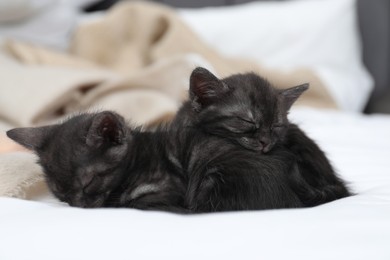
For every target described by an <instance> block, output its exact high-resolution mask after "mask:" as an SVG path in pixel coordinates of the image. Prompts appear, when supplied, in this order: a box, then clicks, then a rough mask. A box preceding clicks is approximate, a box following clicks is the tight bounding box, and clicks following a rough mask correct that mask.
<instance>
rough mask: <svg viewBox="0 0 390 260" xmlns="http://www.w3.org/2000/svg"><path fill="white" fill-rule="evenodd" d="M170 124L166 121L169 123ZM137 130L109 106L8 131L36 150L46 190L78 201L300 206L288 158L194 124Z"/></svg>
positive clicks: (161, 206) (185, 208)
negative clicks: (241, 144)
mask: <svg viewBox="0 0 390 260" xmlns="http://www.w3.org/2000/svg"><path fill="white" fill-rule="evenodd" d="M172 129H173V128H172ZM172 129H170V128H166V129H165V128H161V129H158V130H157V131H156V132H153V133H148V132H140V131H138V130H137V129H131V128H129V127H128V126H127V125H126V124H125V122H124V120H123V118H122V117H121V116H119V115H118V114H116V113H113V112H108V111H105V112H101V113H95V114H81V115H78V116H75V117H73V118H71V119H69V120H67V121H65V122H64V123H62V124H57V125H52V126H44V127H38V128H17V129H13V130H10V131H9V132H7V135H8V136H9V137H10V138H12V139H13V140H15V141H17V142H18V143H20V144H22V145H24V146H26V147H27V148H30V149H32V150H34V151H35V152H36V153H37V155H38V156H39V163H40V164H41V165H42V167H43V170H44V172H45V175H46V179H47V183H48V186H49V188H50V189H51V190H52V192H53V193H54V194H55V195H56V196H57V197H58V198H59V199H60V200H62V201H64V202H67V203H69V204H70V205H72V206H78V207H88V208H90V207H132V208H139V209H153V210H166V211H173V212H181V213H197V212H212V211H228V210H249V209H270V208H291V207H301V206H303V205H302V203H301V202H300V200H299V199H298V197H297V196H296V194H295V193H294V192H293V190H292V189H291V187H290V186H289V184H288V181H287V178H286V175H287V174H289V173H290V172H291V168H293V169H294V167H293V164H294V158H293V156H292V155H291V154H289V153H288V152H286V151H282V150H279V152H278V150H277V149H276V152H275V153H270V154H267V155H264V156H261V157H260V158H259V156H258V153H257V152H253V151H250V150H246V149H242V148H241V147H239V146H237V145H236V144H232V143H230V142H227V141H226V139H224V138H220V137H218V136H213V135H209V134H207V133H204V132H202V131H199V130H197V129H186V128H183V129H181V130H172Z"/></svg>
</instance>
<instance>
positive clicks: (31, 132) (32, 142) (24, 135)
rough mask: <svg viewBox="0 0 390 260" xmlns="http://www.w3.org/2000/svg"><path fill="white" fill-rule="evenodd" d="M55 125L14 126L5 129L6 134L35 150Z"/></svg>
mask: <svg viewBox="0 0 390 260" xmlns="http://www.w3.org/2000/svg"><path fill="white" fill-rule="evenodd" d="M56 126H57V125H50V126H42V127H25V128H14V129H12V130H9V131H7V136H8V137H9V138H11V139H12V140H14V141H15V142H17V143H19V144H21V145H23V146H24V147H26V148H27V149H30V150H37V149H39V148H40V147H41V146H42V145H43V143H44V142H45V140H46V139H47V138H48V136H50V135H51V133H52V131H53V129H54V128H55V127H56Z"/></svg>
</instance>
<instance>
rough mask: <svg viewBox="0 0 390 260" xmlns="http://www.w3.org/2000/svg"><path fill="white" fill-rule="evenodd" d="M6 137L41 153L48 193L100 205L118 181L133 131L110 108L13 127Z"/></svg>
mask: <svg viewBox="0 0 390 260" xmlns="http://www.w3.org/2000/svg"><path fill="white" fill-rule="evenodd" d="M7 135H8V137H10V138H11V139H13V140H15V141H16V142H18V143H19V144H21V145H23V146H25V147H27V148H28V149H31V150H34V151H35V152H36V153H37V155H38V156H39V163H40V164H41V165H42V167H43V170H44V173H45V175H46V180H47V183H48V186H49V188H50V189H51V190H52V192H53V193H54V194H55V195H56V196H57V197H58V198H59V199H60V200H62V201H65V202H68V203H69V204H70V205H71V206H78V207H99V206H102V205H103V203H104V201H105V199H106V198H107V196H108V195H109V193H110V191H111V190H112V189H113V188H115V187H116V186H117V185H119V181H120V180H121V177H122V174H123V172H122V171H121V167H120V166H121V164H122V163H123V158H124V157H125V155H126V153H127V150H128V140H129V138H131V133H130V131H129V130H128V128H127V127H126V124H125V122H124V120H123V118H122V117H121V116H119V115H117V114H116V113H113V112H100V113H97V114H81V115H78V116H75V117H73V118H71V119H69V120H67V121H66V122H64V123H62V124H57V125H50V126H43V127H36V128H16V129H12V130H10V131H8V132H7Z"/></svg>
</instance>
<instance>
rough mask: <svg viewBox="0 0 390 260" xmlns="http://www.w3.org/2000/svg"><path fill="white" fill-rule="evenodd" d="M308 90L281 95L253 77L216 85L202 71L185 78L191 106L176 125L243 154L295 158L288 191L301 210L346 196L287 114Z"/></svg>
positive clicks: (304, 87) (341, 184) (234, 77)
mask: <svg viewBox="0 0 390 260" xmlns="http://www.w3.org/2000/svg"><path fill="white" fill-rule="evenodd" d="M308 87H309V85H308V84H303V85H300V86H296V87H292V88H289V89H285V90H281V89H277V88H274V87H273V86H272V85H271V84H270V83H269V82H268V81H266V80H265V79H263V78H261V77H260V76H258V75H256V74H254V73H247V74H236V75H232V76H230V77H227V78H224V79H221V80H220V79H218V78H217V77H216V76H214V75H213V74H212V73H211V72H209V71H208V70H206V69H204V68H197V69H195V70H194V71H193V73H192V75H191V78H190V100H189V101H188V102H186V103H185V104H184V105H183V107H182V109H181V110H180V111H179V113H178V116H177V117H176V119H175V123H174V124H175V125H178V126H179V125H180V126H181V127H193V128H197V129H202V130H203V131H204V132H207V133H209V134H211V135H214V136H220V137H223V138H226V139H228V140H229V141H230V142H232V143H236V144H238V145H240V146H242V147H243V148H245V149H248V150H252V151H256V152H258V153H261V154H267V153H269V152H270V151H272V150H273V149H275V148H276V147H275V146H277V145H278V149H284V150H287V151H289V152H291V153H293V154H294V155H295V159H296V161H297V166H298V171H297V172H295V173H298V174H291V175H290V176H289V177H291V178H290V185H291V187H293V188H294V190H295V191H296V193H297V194H298V195H299V197H300V199H301V201H302V202H303V204H304V205H306V206H314V205H318V204H322V203H325V202H329V201H332V200H335V199H338V198H343V197H346V196H349V195H350V192H349V191H348V189H347V188H346V186H345V184H344V182H343V181H342V180H341V179H340V178H339V177H338V176H337V175H336V173H335V171H334V169H333V168H332V166H331V164H330V163H329V161H328V159H327V158H326V156H325V154H324V152H323V151H322V150H321V149H320V148H319V147H318V145H317V144H316V143H315V142H314V141H313V140H311V139H310V138H309V137H308V136H307V135H306V134H305V133H304V132H303V131H302V130H301V129H300V128H299V127H298V126H297V125H295V124H292V123H290V122H289V121H288V118H287V114H288V111H289V109H290V108H291V106H292V104H293V103H294V102H295V101H296V100H297V98H298V97H299V96H300V95H301V94H302V93H303V92H304V91H306V90H307V89H308Z"/></svg>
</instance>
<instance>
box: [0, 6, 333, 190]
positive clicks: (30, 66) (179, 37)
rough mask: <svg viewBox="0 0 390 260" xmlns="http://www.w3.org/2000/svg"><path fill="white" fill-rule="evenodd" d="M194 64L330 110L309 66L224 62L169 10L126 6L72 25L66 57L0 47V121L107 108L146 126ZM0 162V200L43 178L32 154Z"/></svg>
mask: <svg viewBox="0 0 390 260" xmlns="http://www.w3.org/2000/svg"><path fill="white" fill-rule="evenodd" d="M196 66H204V67H207V68H209V69H211V70H213V71H214V72H216V73H217V74H218V75H220V76H225V75H229V74H232V73H237V72H246V71H255V72H258V73H260V74H261V75H263V76H265V77H266V78H267V79H268V80H270V81H271V82H272V83H274V84H275V85H276V86H278V87H282V88H285V87H290V86H294V85H298V84H302V83H304V82H310V83H311V88H310V90H309V91H308V93H307V94H305V95H304V96H303V98H302V99H301V100H300V102H301V103H302V104H307V105H313V106H317V107H318V106H320V107H328V108H335V107H336V105H335V102H334V100H333V99H332V98H331V96H330V95H329V94H328V92H327V91H326V88H325V86H324V85H323V83H322V82H321V80H320V79H319V78H318V77H317V76H316V75H315V74H313V73H312V72H311V71H310V70H309V69H305V68H301V69H298V70H295V71H276V70H270V69H266V68H264V67H262V66H261V64H255V63H253V62H250V61H246V60H240V59H231V58H226V57H223V56H222V55H220V54H219V53H218V51H217V50H213V49H212V48H210V47H209V46H207V45H206V44H204V43H203V42H202V41H201V40H200V39H199V38H198V37H197V36H196V35H195V34H194V33H193V32H192V31H191V30H190V29H189V28H188V27H187V26H186V25H185V24H184V23H183V22H182V21H181V20H180V19H179V17H178V16H177V15H176V13H175V12H174V11H173V10H171V9H169V8H166V7H164V6H161V5H158V4H152V3H148V2H133V1H132V2H123V3H121V4H118V5H117V6H115V7H114V8H113V9H112V10H110V11H109V12H107V14H106V15H105V16H104V17H103V18H102V19H100V20H97V21H94V22H88V23H85V24H83V25H81V26H79V27H78V28H77V30H76V31H75V34H74V37H73V40H72V42H71V48H70V50H69V52H68V53H59V52H55V51H52V50H48V49H44V48H42V47H39V46H32V45H29V44H26V43H20V42H15V41H9V42H8V43H7V44H6V45H5V46H3V49H2V51H1V52H0V120H2V121H3V125H4V124H5V125H7V127H3V130H6V129H8V128H9V127H16V126H30V125H41V124H47V123H50V122H53V121H56V120H58V119H61V118H63V117H65V116H67V115H69V114H71V113H74V112H76V111H80V110H95V109H100V110H101V109H113V110H116V111H118V112H119V113H121V114H123V115H124V116H125V117H126V118H127V119H128V120H130V121H131V122H133V123H134V124H142V125H145V126H147V127H148V126H153V125H154V124H158V123H160V122H162V121H167V120H170V119H171V118H172V117H173V116H174V114H175V112H176V111H177V109H178V107H179V106H180V103H181V102H183V101H184V100H185V99H186V97H187V89H188V78H189V75H190V73H191V71H192V70H193V69H194V68H195V67H196ZM1 125H2V124H0V127H1ZM0 130H1V129H0ZM3 134H4V133H3ZM0 140H1V139H0ZM0 145H1V143H0ZM0 162H1V164H2V165H1V167H0V195H3V196H17V197H25V192H26V190H27V189H28V187H31V186H32V185H34V184H35V183H36V182H37V181H38V180H41V179H42V173H41V171H40V170H39V168H38V170H37V168H36V164H35V158H34V156H33V155H26V154H23V153H22V154H20V153H14V154H12V153H2V154H0Z"/></svg>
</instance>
